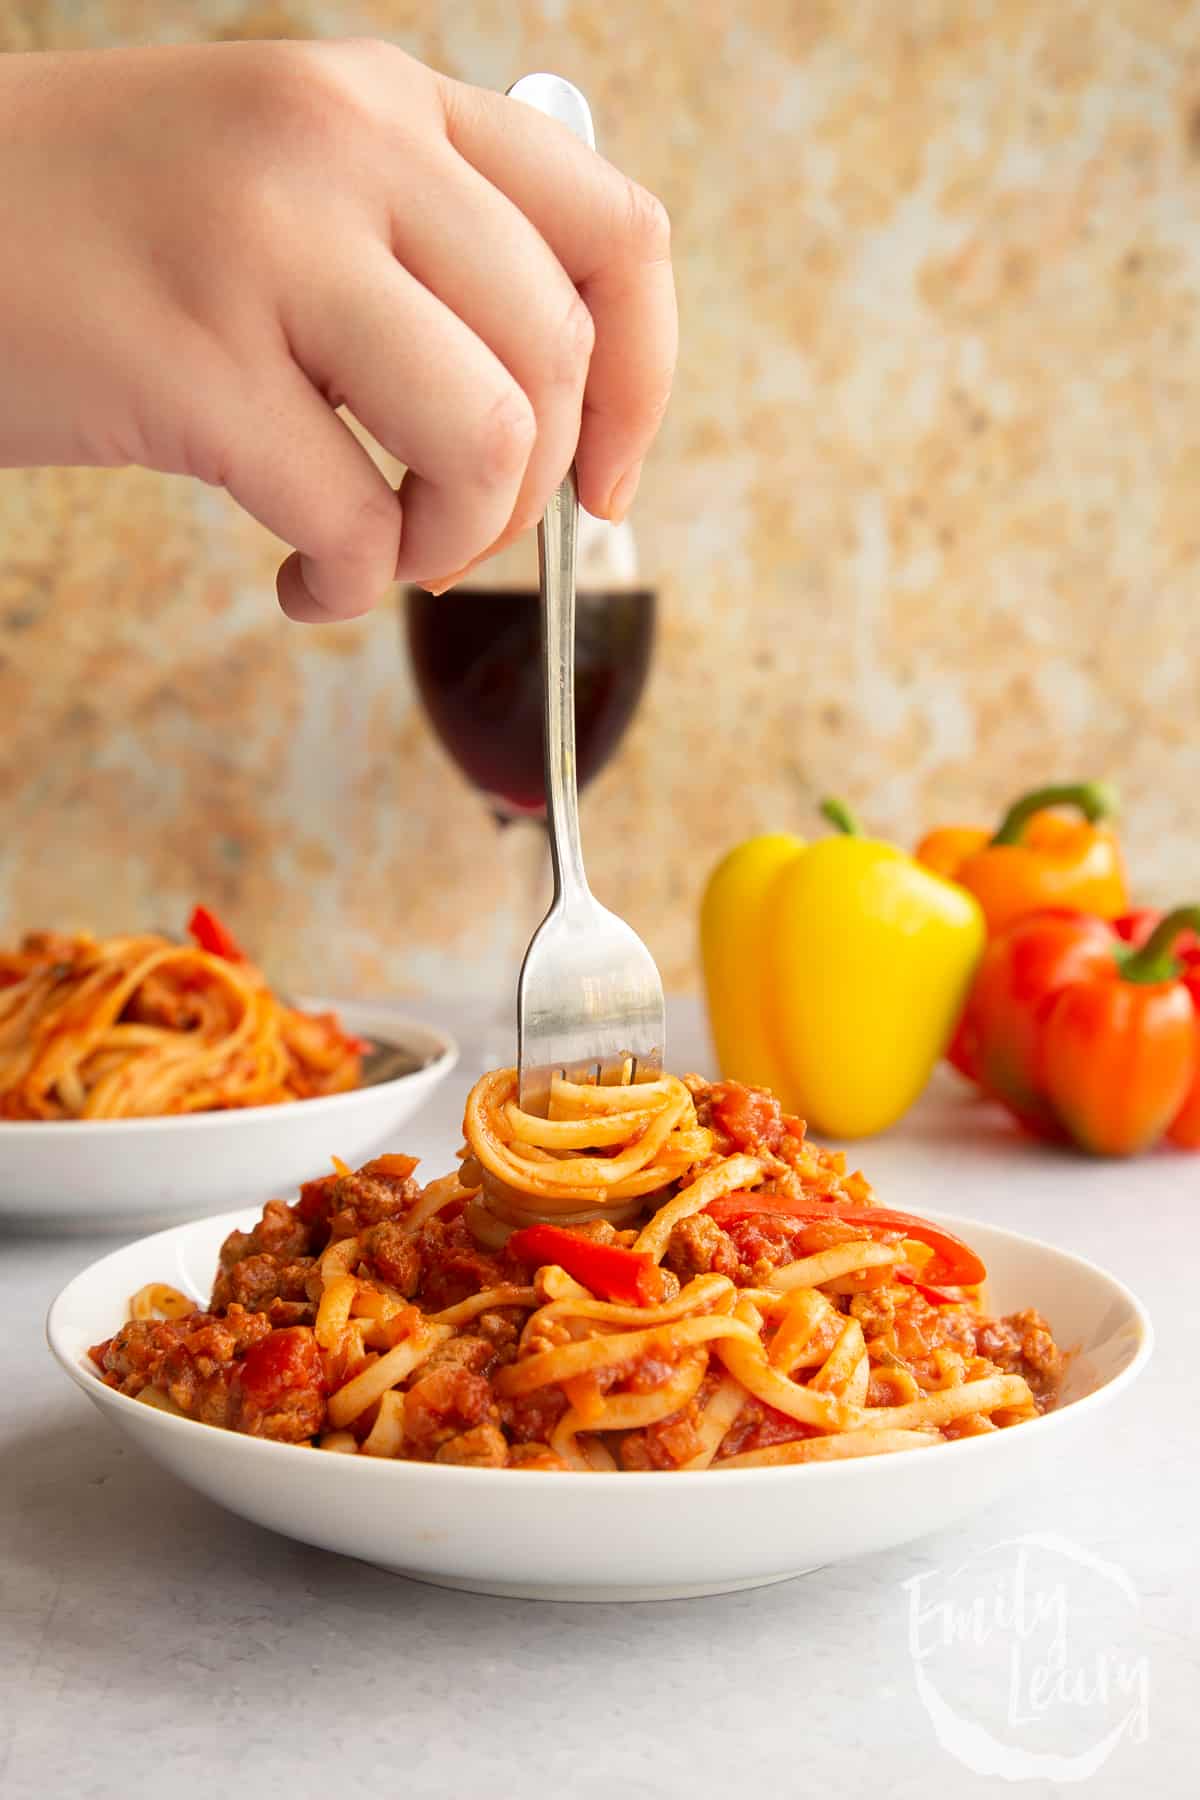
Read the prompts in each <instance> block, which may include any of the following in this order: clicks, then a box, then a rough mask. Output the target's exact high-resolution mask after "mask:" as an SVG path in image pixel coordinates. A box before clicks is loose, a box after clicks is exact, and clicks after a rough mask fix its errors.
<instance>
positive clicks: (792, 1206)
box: [706, 1193, 987, 1287]
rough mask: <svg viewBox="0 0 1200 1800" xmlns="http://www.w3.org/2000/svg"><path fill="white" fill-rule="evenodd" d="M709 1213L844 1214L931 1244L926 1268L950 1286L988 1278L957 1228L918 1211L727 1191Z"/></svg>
mask: <svg viewBox="0 0 1200 1800" xmlns="http://www.w3.org/2000/svg"><path fill="white" fill-rule="evenodd" d="M706 1210H707V1212H708V1216H709V1218H710V1219H714V1220H715V1221H716V1223H717V1224H718V1225H733V1224H736V1223H737V1221H738V1220H740V1219H750V1218H753V1217H754V1215H755V1213H774V1214H775V1215H776V1216H777V1217H783V1218H788V1219H798V1220H801V1221H803V1222H805V1223H809V1224H811V1223H815V1222H817V1221H818V1220H821V1219H840V1220H841V1221H842V1222H843V1223H844V1224H846V1225H861V1226H865V1228H866V1229H867V1230H868V1231H888V1232H896V1231H898V1232H899V1233H900V1234H901V1235H902V1236H903V1237H906V1238H911V1239H912V1240H913V1241H914V1242H915V1243H918V1244H928V1246H929V1248H930V1249H931V1250H932V1251H933V1252H934V1254H933V1256H932V1258H931V1259H930V1261H929V1262H928V1263H926V1265H925V1267H924V1269H923V1270H922V1271H921V1278H922V1279H924V1277H925V1276H926V1275H928V1276H929V1277H930V1279H931V1280H932V1281H935V1282H948V1283H949V1284H950V1286H951V1287H973V1286H975V1284H976V1283H978V1282H980V1281H983V1280H984V1279H985V1277H986V1275H987V1270H986V1269H985V1268H984V1266H983V1264H982V1262H980V1260H979V1258H978V1256H976V1254H975V1252H974V1250H972V1249H971V1247H970V1245H969V1244H964V1243H963V1241H962V1239H961V1238H957V1237H955V1236H954V1234H953V1232H950V1231H945V1230H943V1229H942V1227H941V1226H940V1225H935V1224H934V1223H933V1221H932V1220H930V1219H920V1218H918V1217H917V1215H916V1214H915V1213H907V1212H895V1211H894V1210H893V1209H892V1208H891V1207H890V1206H839V1205H838V1204H837V1203H836V1202H832V1201H829V1200H805V1199H797V1198H796V1197H795V1196H793V1195H791V1194H776V1193H765V1194H758V1193H744V1194H723V1195H722V1196H721V1197H720V1198H719V1199H717V1200H712V1201H710V1202H709V1205H708V1207H707V1209H706Z"/></svg>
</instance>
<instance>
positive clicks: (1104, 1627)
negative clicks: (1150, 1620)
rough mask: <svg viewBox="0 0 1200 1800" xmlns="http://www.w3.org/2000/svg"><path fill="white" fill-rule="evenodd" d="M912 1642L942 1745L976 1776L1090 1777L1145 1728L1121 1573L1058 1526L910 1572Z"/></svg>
mask: <svg viewBox="0 0 1200 1800" xmlns="http://www.w3.org/2000/svg"><path fill="white" fill-rule="evenodd" d="M903 1585H904V1587H905V1590H906V1591H907V1593H908V1601H909V1608H908V1643H909V1650H910V1652H911V1654H912V1659H913V1667H914V1670H915V1674H916V1682H917V1693H918V1695H919V1696H920V1700H921V1704H922V1705H923V1706H924V1708H925V1711H926V1712H927V1713H928V1715H929V1718H930V1721H931V1722H932V1725H933V1728H934V1731H935V1732H936V1734H937V1738H938V1742H939V1743H940V1744H941V1745H942V1748H943V1749H944V1750H946V1751H948V1752H949V1754H950V1755H951V1756H953V1757H955V1758H956V1759H957V1760H958V1761H959V1762H960V1763H962V1764H963V1765H964V1766H965V1767H966V1768H968V1769H971V1770H973V1771H974V1772H975V1773H976V1774H977V1775H991V1776H996V1777H999V1778H1000V1779H1001V1780H1004V1781H1032V1780H1041V1781H1055V1782H1075V1781H1085V1780H1086V1779H1087V1777H1088V1776H1089V1775H1093V1774H1095V1772H1096V1770H1097V1769H1098V1768H1100V1767H1101V1765H1102V1764H1103V1763H1105V1762H1107V1760H1108V1758H1109V1757H1110V1756H1111V1755H1112V1753H1113V1751H1114V1750H1115V1749H1116V1748H1117V1746H1118V1745H1119V1744H1121V1743H1122V1742H1127V1743H1135V1744H1136V1743H1142V1742H1144V1741H1145V1739H1146V1736H1147V1734H1148V1731H1149V1713H1150V1669H1149V1662H1148V1659H1147V1657H1146V1656H1145V1654H1144V1653H1143V1654H1138V1653H1137V1650H1136V1627H1137V1611H1138V1595H1137V1590H1136V1589H1135V1587H1134V1585H1133V1583H1132V1581H1131V1580H1130V1578H1129V1576H1128V1575H1127V1574H1126V1572H1125V1570H1124V1569H1121V1568H1118V1566H1117V1565H1116V1564H1115V1563H1111V1562H1107V1561H1105V1560H1104V1559H1103V1558H1102V1557H1099V1556H1096V1555H1094V1554H1093V1553H1092V1552H1091V1551H1089V1550H1084V1549H1082V1548H1081V1547H1080V1546H1079V1545H1078V1544H1074V1543H1071V1542H1070V1540H1069V1539H1067V1538H1062V1537H1058V1536H1055V1535H1054V1534H1053V1533H1036V1532H1035V1533H1031V1534H1030V1535H1028V1536H1025V1537H1016V1538H1006V1539H1004V1540H1003V1541H1002V1542H1000V1543H997V1544H991V1545H989V1546H988V1547H987V1548H986V1549H985V1550H981V1551H979V1552H977V1553H975V1554H973V1555H972V1556H971V1557H970V1558H968V1560H967V1561H965V1562H963V1563H960V1564H959V1565H958V1566H957V1567H956V1568H953V1569H934V1570H930V1571H929V1572H927V1573H926V1574H923V1575H914V1576H913V1577H912V1578H911V1580H909V1581H906V1582H905V1583H904V1584H903Z"/></svg>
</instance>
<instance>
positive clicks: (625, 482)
mask: <svg viewBox="0 0 1200 1800" xmlns="http://www.w3.org/2000/svg"><path fill="white" fill-rule="evenodd" d="M641 479H642V465H641V463H640V462H635V463H634V465H633V467H632V468H631V469H626V471H625V473H624V474H623V475H622V477H621V479H620V481H618V483H617V485H616V487H615V488H614V489H613V491H612V493H611V494H610V495H609V497H608V505H607V507H606V508H605V513H606V515H607V517H608V520H609V523H610V524H612V525H619V524H620V523H621V520H622V519H623V518H624V517H625V514H626V513H627V512H628V511H629V508H630V507H631V506H632V505H633V497H634V495H635V494H636V493H637V491H638V482H639V481H640V480H641Z"/></svg>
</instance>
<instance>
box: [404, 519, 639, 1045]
mask: <svg viewBox="0 0 1200 1800" xmlns="http://www.w3.org/2000/svg"><path fill="white" fill-rule="evenodd" d="M579 525H580V531H579V546H578V580H577V598H576V613H575V741H576V758H577V772H578V781H579V785H580V787H581V788H583V787H584V786H586V784H587V783H588V782H589V781H590V780H592V778H593V777H594V776H595V775H597V774H598V773H599V771H600V770H601V769H602V768H603V767H604V765H605V764H606V763H607V762H608V760H609V758H610V757H611V756H612V754H613V752H614V751H615V750H616V748H617V745H618V744H619V743H620V741H621V738H622V737H623V735H624V733H625V730H626V727H627V726H628V725H629V722H630V720H631V719H632V718H633V715H634V713H635V712H636V710H637V705H638V701H639V700H640V698H641V695H642V690H643V688H644V687H645V685H646V677H647V674H648V672H649V668H650V657H651V653H652V651H653V647H654V635H655V624H656V616H657V601H656V595H655V593H654V591H653V590H652V589H651V588H649V587H648V586H646V585H645V584H644V583H642V582H641V581H639V578H638V568H637V555H636V550H635V547H634V540H633V534H632V532H631V531H630V529H629V526H628V524H622V525H619V526H611V525H607V524H605V523H603V522H602V521H600V520H597V519H593V518H591V517H590V516H589V515H588V514H587V513H583V512H581V513H580V519H579ZM404 624H405V629H406V632H407V639H408V650H409V656H410V658H411V661H412V668H413V674H414V677H415V680H416V685H417V692H418V694H419V695H420V698H421V701H422V704H423V705H424V708H425V712H426V715H427V717H428V719H429V722H430V724H431V725H432V726H433V729H434V731H435V733H436V734H437V737H438V738H439V740H440V742H441V744H442V747H443V749H444V750H446V751H447V752H448V754H449V755H450V756H451V757H452V758H453V760H454V761H455V762H456V763H457V765H458V767H459V769H460V770H461V771H462V773H463V774H464V775H465V776H466V778H467V780H468V781H469V782H471V784H472V785H473V786H474V787H475V788H476V789H478V791H479V793H480V794H481V795H482V796H483V798H484V800H485V802H486V803H487V806H488V808H489V810H490V812H491V814H492V817H493V818H494V819H495V821H496V823H497V825H498V826H499V827H501V828H502V829H503V833H504V836H505V838H506V839H507V840H509V849H510V851H512V850H517V849H518V848H520V849H524V850H525V851H527V852H528V862H529V868H528V871H527V878H528V905H529V918H528V920H525V921H520V920H518V921H517V924H518V925H520V926H521V927H522V929H523V933H524V935H523V937H522V938H521V940H520V941H521V942H522V943H524V942H525V941H527V940H528V937H529V935H530V933H531V932H532V930H533V927H534V925H535V923H536V920H537V916H538V914H537V902H538V898H539V896H540V895H541V893H542V890H543V888H544V887H545V885H546V877H547V871H548V866H549V859H548V852H547V846H546V835H545V817H546V815H545V788H544V777H543V763H542V759H543V738H542V673H541V637H540V633H541V604H540V599H539V587H538V573H537V546H536V537H535V534H534V533H533V532H529V533H526V534H525V535H524V536H523V537H522V538H521V539H519V540H518V541H517V543H515V544H513V545H510V546H509V547H508V549H507V550H506V551H504V552H502V553H501V555H499V556H497V557H494V558H492V559H491V561H489V562H487V563H485V564H482V565H481V566H480V567H479V568H478V569H476V570H474V571H473V573H472V574H471V576H470V577H468V579H467V580H466V581H465V582H464V583H463V584H462V585H461V586H459V587H456V588H452V589H451V590H450V591H449V593H446V594H443V595H441V596H440V597H435V596H434V595H432V594H427V593H426V592H425V591H424V590H423V589H421V588H408V589H407V590H406V591H405V595H404ZM514 837H516V838H518V839H524V840H525V842H524V844H523V845H521V846H518V845H517V844H515V843H512V841H511V840H512V839H513V838H514ZM516 948H517V945H516V943H515V942H514V951H515V950H516ZM515 1041H516V1034H515V981H514V982H512V983H510V984H509V986H508V989H507V990H506V992H505V995H504V999H503V1002H502V1005H501V1006H500V1008H499V1010H498V1012H497V1015H496V1018H495V1019H494V1021H493V1024H492V1027H491V1029H490V1030H489V1031H488V1034H487V1044H486V1054H487V1059H488V1062H489V1064H490V1065H492V1066H495V1065H496V1064H507V1063H509V1062H510V1061H511V1060H512V1058H513V1052H514V1048H515Z"/></svg>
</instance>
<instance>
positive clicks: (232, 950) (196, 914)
mask: <svg viewBox="0 0 1200 1800" xmlns="http://www.w3.org/2000/svg"><path fill="white" fill-rule="evenodd" d="M188 931H189V933H190V934H191V936H192V937H194V938H195V940H196V942H197V943H198V944H199V946H200V948H201V950H207V951H209V953H210V954H211V955H213V956H221V957H224V959H225V961H226V962H245V961H246V955H245V952H244V951H243V950H242V948H241V946H240V945H239V943H238V941H237V939H236V938H235V937H234V935H233V933H232V932H231V931H229V930H227V929H226V927H225V926H224V925H222V923H221V921H220V919H218V917H217V915H216V913H213V912H209V910H208V908H207V906H196V907H193V909H192V916H191V918H190V919H189V920H188Z"/></svg>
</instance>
